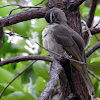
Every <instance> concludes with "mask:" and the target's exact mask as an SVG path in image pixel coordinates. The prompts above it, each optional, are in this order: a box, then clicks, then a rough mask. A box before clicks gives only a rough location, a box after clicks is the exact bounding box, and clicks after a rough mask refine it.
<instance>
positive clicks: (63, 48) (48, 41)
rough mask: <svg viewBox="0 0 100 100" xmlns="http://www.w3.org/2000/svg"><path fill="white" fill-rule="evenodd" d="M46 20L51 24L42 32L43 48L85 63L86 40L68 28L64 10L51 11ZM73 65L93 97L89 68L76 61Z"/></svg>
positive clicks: (52, 54) (48, 12)
mask: <svg viewBox="0 0 100 100" xmlns="http://www.w3.org/2000/svg"><path fill="white" fill-rule="evenodd" d="M45 20H46V21H47V22H48V23H49V24H48V25H47V26H46V27H45V29H44V30H43V31H42V40H43V47H45V48H46V49H48V50H49V51H50V50H51V51H53V52H55V53H57V54H59V55H63V54H64V53H66V54H68V55H69V56H71V57H72V59H75V60H78V61H80V62H85V50H84V48H85V43H84V40H83V38H82V37H81V36H80V35H79V34H78V33H77V32H76V31H74V30H73V29H72V28H71V27H69V26H68V24H67V18H66V16H65V13H64V12H63V10H61V9H59V8H56V7H54V8H51V9H49V10H48V11H47V12H46V14H45ZM49 53H50V56H52V57H53V58H55V59H57V58H58V55H56V54H54V53H51V52H49ZM71 64H72V65H73V66H74V67H75V68H76V69H77V70H78V71H79V72H80V74H81V75H82V77H83V79H84V82H85V84H86V86H87V89H88V92H89V95H90V96H91V97H93V96H94V93H95V90H94V87H93V84H92V82H91V79H90V77H89V74H88V71H87V67H86V66H85V65H81V64H79V63H78V62H74V61H71Z"/></svg>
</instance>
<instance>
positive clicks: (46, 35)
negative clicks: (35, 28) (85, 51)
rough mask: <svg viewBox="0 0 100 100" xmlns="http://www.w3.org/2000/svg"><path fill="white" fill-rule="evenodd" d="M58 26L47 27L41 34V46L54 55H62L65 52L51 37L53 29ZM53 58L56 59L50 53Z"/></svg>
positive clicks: (55, 56)
mask: <svg viewBox="0 0 100 100" xmlns="http://www.w3.org/2000/svg"><path fill="white" fill-rule="evenodd" d="M57 25H58V24H53V25H48V26H47V27H46V28H45V29H44V30H43V32H42V40H43V46H44V47H45V48H47V49H49V50H51V51H53V52H55V53H58V54H63V53H64V52H65V50H64V49H63V48H62V45H60V44H58V43H57V42H56V40H55V38H54V37H53V34H54V28H55V26H57ZM50 55H51V56H52V57H54V58H57V55H55V54H53V53H50Z"/></svg>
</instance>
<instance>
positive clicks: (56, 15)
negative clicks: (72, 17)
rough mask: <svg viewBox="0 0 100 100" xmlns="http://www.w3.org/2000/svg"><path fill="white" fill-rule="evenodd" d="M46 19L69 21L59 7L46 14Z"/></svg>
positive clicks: (48, 20) (59, 21)
mask: <svg viewBox="0 0 100 100" xmlns="http://www.w3.org/2000/svg"><path fill="white" fill-rule="evenodd" d="M45 19H46V21H47V22H48V23H50V24H52V23H65V22H66V23H67V19H66V16H65V13H64V12H63V11H62V10H61V9H59V8H55V7H54V8H52V9H50V10H48V11H47V12H46V14H45Z"/></svg>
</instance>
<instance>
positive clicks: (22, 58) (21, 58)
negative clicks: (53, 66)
mask: <svg viewBox="0 0 100 100" xmlns="http://www.w3.org/2000/svg"><path fill="white" fill-rule="evenodd" d="M27 60H44V61H50V62H52V61H53V58H51V57H49V56H39V55H29V56H16V57H12V58H10V59H7V60H3V61H1V62H0V66H2V65H6V64H9V63H14V62H21V61H27Z"/></svg>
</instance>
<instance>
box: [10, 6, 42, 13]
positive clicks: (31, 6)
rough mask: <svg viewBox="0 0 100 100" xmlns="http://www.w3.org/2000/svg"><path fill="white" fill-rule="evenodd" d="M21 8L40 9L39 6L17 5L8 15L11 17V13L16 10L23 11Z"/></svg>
mask: <svg viewBox="0 0 100 100" xmlns="http://www.w3.org/2000/svg"><path fill="white" fill-rule="evenodd" d="M23 8H42V7H40V6H21V5H19V7H17V8H14V9H12V10H11V11H10V13H9V15H11V13H12V11H14V10H17V9H23Z"/></svg>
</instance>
